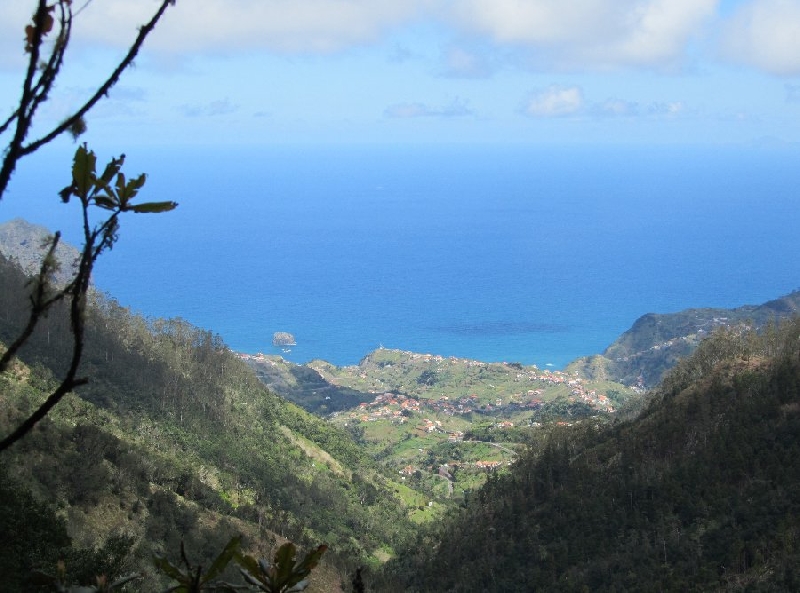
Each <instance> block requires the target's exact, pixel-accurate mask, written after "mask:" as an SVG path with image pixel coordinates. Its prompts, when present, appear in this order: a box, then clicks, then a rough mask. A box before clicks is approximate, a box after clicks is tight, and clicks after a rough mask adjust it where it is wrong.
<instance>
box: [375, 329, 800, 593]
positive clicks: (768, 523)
mask: <svg viewBox="0 0 800 593" xmlns="http://www.w3.org/2000/svg"><path fill="white" fill-rule="evenodd" d="M798 411H800V319H797V318H795V319H793V320H790V321H787V322H785V323H784V324H783V325H781V326H780V327H779V328H773V330H771V331H768V332H766V333H765V334H763V335H761V336H756V335H754V334H752V333H747V334H741V333H739V332H736V331H733V330H722V331H719V332H716V333H715V334H714V335H713V336H712V337H711V338H709V339H708V340H706V341H704V342H703V343H701V345H700V346H699V348H698V349H697V351H696V352H695V354H694V355H693V356H692V357H690V358H688V359H685V360H683V361H681V362H680V363H679V364H678V365H677V367H676V368H675V369H674V370H673V371H672V372H671V373H670V375H669V376H668V377H667V379H666V380H665V382H664V384H663V385H662V386H661V387H660V388H659V389H658V390H656V391H654V392H653V393H652V394H651V395H650V401H649V404H648V405H647V406H646V408H645V409H644V411H643V412H642V414H641V415H640V416H639V417H638V418H636V419H634V420H631V421H627V422H622V423H618V424H617V425H615V426H613V427H610V428H603V427H601V426H599V425H597V424H596V423H594V422H585V423H582V424H581V425H580V426H575V427H572V428H570V429H557V430H553V431H552V432H551V433H550V434H549V435H548V437H547V438H546V440H545V442H544V444H543V446H541V447H537V448H531V449H529V450H528V451H527V452H526V453H525V454H524V455H522V456H521V457H520V459H519V461H518V462H517V463H516V464H515V465H514V466H513V468H512V469H511V471H510V472H508V473H507V474H505V475H501V476H498V477H496V478H494V479H492V480H490V481H489V482H488V483H487V485H486V486H485V487H484V488H483V489H481V490H480V491H479V492H478V493H476V494H475V495H474V496H472V497H470V499H469V500H468V501H467V503H466V504H465V505H464V507H463V508H462V509H460V510H459V511H458V512H457V513H454V514H453V516H451V517H450V519H449V520H448V521H446V522H444V523H443V524H442V525H440V526H437V528H435V529H432V530H428V531H425V532H424V533H421V534H420V536H419V538H418V541H417V542H416V543H415V544H414V545H413V546H412V547H411V548H410V549H409V550H407V553H406V554H401V555H400V556H399V557H398V560H397V561H395V562H393V563H392V565H391V566H390V571H389V573H390V575H391V578H388V579H386V580H385V581H384V582H383V584H382V585H380V587H379V589H380V590H386V591H431V592H433V591H465V592H466V591H715V590H720V591H793V590H797V589H798V586H800V568H799V567H800V551H799V550H800V548H798V546H797V541H798V537H800V518H799V517H800V487H799V485H800V414H798Z"/></svg>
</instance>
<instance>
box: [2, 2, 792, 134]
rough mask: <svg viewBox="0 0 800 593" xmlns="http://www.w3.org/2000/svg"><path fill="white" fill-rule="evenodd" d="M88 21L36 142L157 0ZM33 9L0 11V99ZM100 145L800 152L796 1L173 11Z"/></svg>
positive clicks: (286, 5) (193, 6) (82, 10)
mask: <svg viewBox="0 0 800 593" xmlns="http://www.w3.org/2000/svg"><path fill="white" fill-rule="evenodd" d="M73 4H74V6H75V8H76V10H77V11H78V14H77V16H76V24H75V30H74V35H73V40H72V45H71V48H70V53H69V55H68V58H67V66H66V67H65V69H64V71H63V76H62V78H61V79H60V80H59V83H58V86H57V88H56V90H55V92H54V93H53V95H52V96H51V99H50V101H49V102H48V104H47V106H46V109H45V110H44V111H43V112H42V119H41V120H40V128H41V129H44V128H45V127H46V126H47V125H48V124H51V123H52V122H56V121H59V120H60V119H61V118H63V117H64V116H65V115H66V114H67V113H68V112H69V110H70V109H71V108H74V107H75V106H76V105H78V104H79V102H80V101H81V100H82V99H83V98H85V97H86V96H87V95H88V94H89V92H90V91H91V89H92V88H93V87H94V86H96V85H97V84H99V82H101V81H102V79H103V76H104V74H106V73H107V72H108V71H109V69H110V68H111V67H112V65H113V64H114V63H115V61H117V60H119V58H120V56H121V55H122V54H123V52H124V50H125V48H126V46H127V45H128V44H129V43H130V42H131V41H132V40H133V39H134V37H135V35H136V32H137V27H138V26H139V25H141V24H143V23H144V22H146V21H147V20H148V18H149V15H150V14H152V12H153V11H154V10H155V8H156V6H157V2H155V0H92V1H91V2H89V3H88V5H85V0H74V2H73ZM34 5H35V2H33V1H32V0H24V1H23V0H0V104H2V106H3V107H2V108H3V109H5V110H6V111H7V112H10V110H11V109H12V107H13V105H14V103H15V101H16V100H17V98H18V94H19V89H20V81H21V77H22V74H23V72H24V65H25V62H24V59H25V55H24V52H23V30H24V26H25V24H26V23H27V22H28V20H29V18H30V15H31V14H32V11H33V7H34ZM87 123H88V126H89V132H88V134H87V138H88V139H90V140H91V141H94V142H99V143H101V144H105V143H109V144H122V145H123V146H128V145H139V144H142V145H148V144H158V145H160V146H170V145H175V146H180V145H185V144H192V143H195V144H197V143H203V144H212V145H223V144H225V145H230V144H235V145H250V144H253V145H257V144H280V143H326V144H329V143H347V142H356V143H369V142H379V143H386V142H393V143H403V142H416V143H420V142H421V143H426V142H430V143H434V142H454V143H463V142H470V143H503V142H514V143H530V144H537V143H538V144H546V143H553V142H556V143H593V144H597V143H599V144H604V143H608V144H615V143H616V144H620V143H624V144H663V143H666V144H676V143H690V144H717V143H719V144H746V145H752V144H756V145H762V144H765V143H766V144H770V145H779V144H793V143H798V142H800V0H177V2H176V4H175V6H174V7H171V8H170V9H169V11H168V12H167V14H166V15H165V17H164V19H163V21H162V23H161V24H160V26H159V27H158V29H157V30H156V31H155V33H154V34H153V35H152V36H151V37H150V38H149V39H148V42H147V44H146V45H145V48H144V49H143V51H142V52H141V54H140V56H139V58H138V59H137V62H136V65H135V68H134V69H132V70H130V71H128V72H127V73H126V74H125V75H124V76H123V79H122V81H121V83H120V84H119V85H118V86H117V87H115V88H114V89H113V91H112V92H111V94H110V97H109V98H108V99H107V100H106V101H104V102H103V103H102V104H101V105H100V106H99V107H98V108H97V109H96V110H95V111H94V112H93V113H92V114H91V116H90V117H89V118H88V122H87Z"/></svg>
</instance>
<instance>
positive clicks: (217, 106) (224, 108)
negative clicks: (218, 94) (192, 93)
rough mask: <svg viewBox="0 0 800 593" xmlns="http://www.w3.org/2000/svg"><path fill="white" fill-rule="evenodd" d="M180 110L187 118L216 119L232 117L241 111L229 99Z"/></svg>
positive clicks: (184, 106) (189, 106) (187, 106)
mask: <svg viewBox="0 0 800 593" xmlns="http://www.w3.org/2000/svg"><path fill="white" fill-rule="evenodd" d="M178 110H179V111H180V112H181V113H183V115H185V116H186V117H214V116H218V115H230V114H231V113H236V112H237V111H238V110H239V106H238V105H234V104H233V103H231V101H230V99H228V98H227V97H226V98H225V99H220V100H216V101H210V102H209V103H205V104H202V105H199V104H194V105H181V106H180V107H179V108H178Z"/></svg>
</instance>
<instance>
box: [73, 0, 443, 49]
mask: <svg viewBox="0 0 800 593" xmlns="http://www.w3.org/2000/svg"><path fill="white" fill-rule="evenodd" d="M431 2H432V0H404V1H403V2H396V1H395V0H291V1H286V0H189V1H187V0H182V1H180V0H179V1H178V2H177V3H176V5H175V6H174V7H171V8H169V9H168V11H167V14H166V15H165V17H164V19H163V21H162V22H161V23H160V24H159V27H158V28H157V29H156V31H155V32H154V34H153V36H152V43H150V47H152V48H155V49H159V50H168V51H173V52H187V51H212V52H219V51H223V52H236V51H242V50H250V49H266V50H270V51H276V52H289V53H305V52H312V53H317V52H319V53H327V52H332V51H337V50H341V49H343V48H347V47H350V46H353V45H357V44H363V43H369V42H372V41H374V40H376V39H378V38H379V37H380V35H381V34H382V33H383V32H384V31H385V30H387V29H389V28H391V27H394V26H397V25H400V24H404V23H406V22H408V21H409V20H412V19H414V18H415V17H417V16H418V15H419V14H420V11H421V9H422V8H423V7H424V6H426V5H428V4H430V3H431ZM156 6H157V3H156V2H154V0H150V1H145V0H104V1H103V2H94V3H92V4H91V5H90V6H89V8H88V9H87V10H86V11H85V12H84V13H83V14H82V15H80V16H81V18H80V21H81V22H80V26H81V32H82V34H83V35H84V36H85V38H89V39H92V40H95V41H98V42H101V43H105V44H111V45H117V44H119V43H120V42H125V41H127V40H128V39H130V35H128V36H126V37H121V32H124V31H132V32H133V34H134V35H135V31H136V29H135V28H136V26H137V25H140V24H142V23H144V22H146V20H147V19H148V18H149V16H150V15H151V14H152V13H153V12H154V10H155V7H156Z"/></svg>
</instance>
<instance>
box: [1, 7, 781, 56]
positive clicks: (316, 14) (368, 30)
mask: <svg viewBox="0 0 800 593" xmlns="http://www.w3.org/2000/svg"><path fill="white" fill-rule="evenodd" d="M772 1H773V2H774V1H776V0H772ZM718 2H719V0H458V1H457V2H454V1H453V0H403V1H398V0H179V1H178V2H177V3H176V5H175V6H174V7H171V8H169V9H168V11H167V14H166V15H165V17H164V20H163V21H162V22H161V24H160V25H159V27H158V28H157V29H156V31H155V32H154V34H153V36H152V39H151V40H150V42H149V43H148V48H149V49H158V50H162V51H164V50H166V51H170V52H175V53H183V54H185V53H187V52H198V51H199V52H231V53H232V52H238V51H243V50H258V49H263V50H268V51H275V52H286V53H309V52H311V53H326V52H334V51H339V50H342V49H346V48H349V47H352V46H354V45H360V44H365V43H372V42H375V41H377V40H380V39H381V38H382V36H383V35H384V34H386V33H387V32H389V31H392V30H394V29H397V28H399V27H402V26H405V25H408V24H409V23H413V22H422V21H426V22H438V23H445V24H447V25H449V26H451V27H452V28H453V29H454V30H453V31H452V32H453V33H455V35H456V36H460V35H461V34H462V33H469V34H477V35H478V36H479V37H482V38H485V39H488V40H491V41H492V42H493V43H495V44H499V45H511V46H514V47H520V46H521V47H524V48H526V49H530V50H533V51H534V52H535V53H536V55H537V56H540V57H541V56H547V58H548V60H549V61H550V62H551V65H568V66H571V67H597V66H602V67H605V66H616V65H622V66H627V65H642V66H652V65H655V66H659V67H661V66H664V65H669V64H672V63H675V62H677V61H680V60H681V58H682V56H683V55H684V53H685V49H686V45H687V43H688V42H689V41H690V39H691V38H692V36H694V35H696V34H697V33H698V31H700V30H701V28H702V26H703V25H704V23H705V22H706V20H707V19H708V17H709V16H712V15H713V13H714V10H715V8H716V6H717V4H718ZM27 4H28V2H19V1H17V0H15V1H14V2H3V3H2V6H0V38H2V39H4V40H8V39H16V40H21V35H22V27H23V26H24V22H25V21H26V20H27V19H28V17H29V14H28V13H29V12H30V7H27V8H20V6H21V5H27ZM31 5H32V4H31ZM157 6H158V2H157V0H103V1H102V2H92V3H90V4H89V5H88V8H87V9H86V10H84V11H83V12H82V13H81V14H80V15H79V18H78V19H76V31H75V33H76V35H75V37H74V40H75V42H76V43H82V42H85V43H99V44H104V45H110V46H114V47H123V46H127V45H128V44H129V43H130V42H131V40H132V39H133V38H134V37H135V35H136V31H137V27H138V26H139V25H141V24H143V23H144V22H146V21H147V20H148V19H149V17H150V15H151V14H152V13H153V12H154V10H155V8H156V7H157ZM19 42H20V43H21V41H19ZM5 43H7V41H6V42H5ZM461 57H462V59H463V58H467V57H468V56H461ZM450 59H452V60H457V59H459V56H458V55H451V56H450ZM472 59H473V61H474V60H475V59H477V58H476V57H475V56H472ZM456 66H458V65H457V64H456ZM466 66H467V67H469V64H467V65H466Z"/></svg>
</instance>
